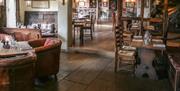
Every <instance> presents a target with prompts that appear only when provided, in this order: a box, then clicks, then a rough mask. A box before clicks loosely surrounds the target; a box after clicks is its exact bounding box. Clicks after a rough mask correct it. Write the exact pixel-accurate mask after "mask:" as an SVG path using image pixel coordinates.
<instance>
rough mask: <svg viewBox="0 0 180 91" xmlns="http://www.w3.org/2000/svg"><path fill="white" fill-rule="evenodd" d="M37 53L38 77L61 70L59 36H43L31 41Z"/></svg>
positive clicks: (54, 73)
mask: <svg viewBox="0 0 180 91" xmlns="http://www.w3.org/2000/svg"><path fill="white" fill-rule="evenodd" d="M29 44H30V45H31V46H32V47H33V49H34V50H35V53H36V55H37V62H36V77H38V78H41V77H47V76H51V75H54V76H55V78H56V74H57V73H58V72H59V64H60V51H61V44H62V43H61V40H60V39H57V38H41V39H37V40H32V41H29Z"/></svg>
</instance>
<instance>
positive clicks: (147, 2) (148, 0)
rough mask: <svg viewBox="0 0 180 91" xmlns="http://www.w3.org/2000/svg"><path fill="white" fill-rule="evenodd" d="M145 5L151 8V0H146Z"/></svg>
mask: <svg viewBox="0 0 180 91" xmlns="http://www.w3.org/2000/svg"><path fill="white" fill-rule="evenodd" d="M144 6H145V7H146V8H149V6H150V0H144Z"/></svg>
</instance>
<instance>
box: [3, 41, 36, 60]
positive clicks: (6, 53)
mask: <svg viewBox="0 0 180 91" xmlns="http://www.w3.org/2000/svg"><path fill="white" fill-rule="evenodd" d="M30 51H32V52H33V49H32V47H31V46H30V45H29V44H28V42H17V43H16V47H11V48H10V49H4V48H2V47H0V57H12V56H17V55H24V54H27V53H28V52H30Z"/></svg>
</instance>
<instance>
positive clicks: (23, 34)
mask: <svg viewBox="0 0 180 91" xmlns="http://www.w3.org/2000/svg"><path fill="white" fill-rule="evenodd" d="M0 34H7V35H11V36H13V37H14V38H15V40H17V41H28V40H34V39H39V38H41V31H40V30H39V29H26V28H1V29H0Z"/></svg>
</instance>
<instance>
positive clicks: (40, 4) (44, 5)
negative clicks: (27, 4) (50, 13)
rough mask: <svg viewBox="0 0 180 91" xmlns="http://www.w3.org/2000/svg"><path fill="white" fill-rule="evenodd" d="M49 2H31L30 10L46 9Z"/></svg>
mask: <svg viewBox="0 0 180 91" xmlns="http://www.w3.org/2000/svg"><path fill="white" fill-rule="evenodd" d="M49 4H50V2H49V0H36V1H35V0H33V1H32V4H31V5H32V8H42V9H48V8H49V7H50V5H49Z"/></svg>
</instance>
